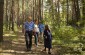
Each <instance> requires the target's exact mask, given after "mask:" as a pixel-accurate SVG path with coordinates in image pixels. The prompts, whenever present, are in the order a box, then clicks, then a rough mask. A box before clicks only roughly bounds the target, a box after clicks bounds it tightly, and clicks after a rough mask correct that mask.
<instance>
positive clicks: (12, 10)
mask: <svg viewBox="0 0 85 55" xmlns="http://www.w3.org/2000/svg"><path fill="white" fill-rule="evenodd" d="M11 13H12V17H11V19H12V27H11V29H12V31H14V0H12V12H11Z"/></svg>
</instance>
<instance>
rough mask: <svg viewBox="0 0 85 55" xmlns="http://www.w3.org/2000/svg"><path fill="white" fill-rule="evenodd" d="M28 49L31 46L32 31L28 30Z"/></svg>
mask: <svg viewBox="0 0 85 55" xmlns="http://www.w3.org/2000/svg"><path fill="white" fill-rule="evenodd" d="M28 46H29V49H30V50H31V47H32V31H30V32H29V45H28Z"/></svg>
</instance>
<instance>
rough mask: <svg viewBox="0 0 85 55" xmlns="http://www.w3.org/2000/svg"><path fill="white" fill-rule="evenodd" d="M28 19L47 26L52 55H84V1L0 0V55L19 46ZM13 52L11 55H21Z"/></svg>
mask: <svg viewBox="0 0 85 55" xmlns="http://www.w3.org/2000/svg"><path fill="white" fill-rule="evenodd" d="M29 15H30V16H32V19H33V21H34V20H35V19H38V21H42V22H43V24H48V25H49V27H50V30H51V32H52V35H53V40H52V45H53V49H54V50H53V55H85V0H0V54H2V55H3V54H7V53H8V52H7V53H4V51H5V50H8V49H10V51H11V50H14V49H12V48H17V46H18V45H16V43H15V42H14V41H17V42H19V38H20V37H19V36H22V35H23V33H22V26H23V23H24V22H25V21H26V20H27V18H28V16H29ZM22 39H24V38H22ZM10 42H11V43H12V45H11V44H10ZM21 42H22V41H21ZM21 42H19V44H20V43H21ZM5 43H6V44H5ZM7 43H8V44H7ZM13 43H15V44H14V45H13ZM4 46H5V47H4ZM7 46H8V47H7ZM10 46H11V47H10ZM15 46H16V47H15ZM21 46H22V45H21ZM5 48H6V49H5ZM21 48H22V47H21ZM23 48H24V47H23ZM41 48H42V47H41ZM16 50H17V49H15V50H14V52H16V53H13V54H14V55H18V54H22V53H18V52H17V51H16ZM18 50H19V49H18ZM22 51H23V49H22ZM11 54H12V53H10V55H11ZM23 54H25V53H23ZM23 54H22V55H23ZM27 54H29V53H26V55H27ZM34 54H37V55H38V53H34ZM43 54H46V53H42V54H41V53H39V55H43Z"/></svg>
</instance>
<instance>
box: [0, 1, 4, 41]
mask: <svg viewBox="0 0 85 55" xmlns="http://www.w3.org/2000/svg"><path fill="white" fill-rule="evenodd" d="M3 7H4V0H0V42H2V41H3V10H4V9H3Z"/></svg>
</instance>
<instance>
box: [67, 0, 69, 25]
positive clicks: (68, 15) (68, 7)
mask: <svg viewBox="0 0 85 55" xmlns="http://www.w3.org/2000/svg"><path fill="white" fill-rule="evenodd" d="M68 19H69V1H68V0H67V25H68Z"/></svg>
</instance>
